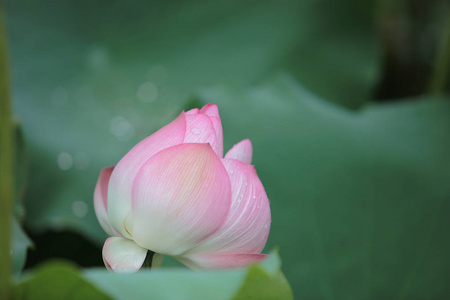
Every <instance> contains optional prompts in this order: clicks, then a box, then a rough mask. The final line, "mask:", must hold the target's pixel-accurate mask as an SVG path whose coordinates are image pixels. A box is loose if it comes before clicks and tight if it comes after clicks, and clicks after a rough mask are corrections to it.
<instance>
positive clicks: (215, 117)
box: [200, 104, 223, 158]
mask: <svg viewBox="0 0 450 300" xmlns="http://www.w3.org/2000/svg"><path fill="white" fill-rule="evenodd" d="M200 113H203V114H205V115H207V116H209V119H210V120H211V122H212V124H213V127H214V130H215V131H216V139H217V151H216V153H217V155H218V156H219V157H220V158H222V157H223V131H222V121H221V120H220V116H219V108H218V107H217V105H215V104H214V105H213V104H206V105H205V106H203V107H202V109H201V110H200Z"/></svg>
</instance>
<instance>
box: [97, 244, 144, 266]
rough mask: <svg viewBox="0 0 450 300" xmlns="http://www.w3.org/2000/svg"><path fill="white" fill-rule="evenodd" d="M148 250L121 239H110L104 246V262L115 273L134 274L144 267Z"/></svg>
mask: <svg viewBox="0 0 450 300" xmlns="http://www.w3.org/2000/svg"><path fill="white" fill-rule="evenodd" d="M147 251H148V250H147V249H145V248H142V247H141V246H139V245H137V244H136V243H135V242H133V241H131V240H128V239H126V238H121V237H110V238H108V239H107V240H106V242H105V245H104V246H103V262H104V263H105V266H106V268H107V269H108V270H110V271H112V272H115V273H134V272H136V271H137V270H139V269H140V268H141V267H142V264H143V263H144V261H145V257H146V256H147Z"/></svg>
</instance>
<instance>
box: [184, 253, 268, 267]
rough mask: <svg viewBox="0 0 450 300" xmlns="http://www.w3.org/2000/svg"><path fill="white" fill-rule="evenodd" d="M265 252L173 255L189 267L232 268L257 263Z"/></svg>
mask: <svg viewBox="0 0 450 300" xmlns="http://www.w3.org/2000/svg"><path fill="white" fill-rule="evenodd" d="M267 256H268V255H266V254H257V253H256V254H203V255H189V256H178V257H175V258H176V259H177V260H179V261H180V262H181V263H183V264H185V265H186V266H188V267H189V268H191V269H194V270H202V269H232V268H240V267H245V266H247V265H249V264H255V263H258V262H260V261H262V260H264V259H265V258H267Z"/></svg>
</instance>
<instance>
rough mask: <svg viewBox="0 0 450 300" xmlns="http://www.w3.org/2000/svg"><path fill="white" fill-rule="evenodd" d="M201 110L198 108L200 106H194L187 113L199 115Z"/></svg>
mask: <svg viewBox="0 0 450 300" xmlns="http://www.w3.org/2000/svg"><path fill="white" fill-rule="evenodd" d="M199 111H200V109H198V108H193V109H191V110H188V111H187V112H186V114H187V115H198V113H199Z"/></svg>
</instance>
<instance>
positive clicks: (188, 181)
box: [94, 104, 271, 272]
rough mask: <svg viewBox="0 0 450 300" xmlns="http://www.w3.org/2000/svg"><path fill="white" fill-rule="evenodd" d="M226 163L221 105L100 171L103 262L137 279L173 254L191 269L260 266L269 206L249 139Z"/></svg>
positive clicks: (178, 123)
mask: <svg viewBox="0 0 450 300" xmlns="http://www.w3.org/2000/svg"><path fill="white" fill-rule="evenodd" d="M222 157H223V139H222V123H221V120H220V116H219V111H218V108H217V106H216V105H211V104H207V105H205V106H204V107H203V108H202V109H200V110H199V109H192V110H190V111H187V112H182V113H181V114H180V115H179V116H178V117H177V118H176V119H175V120H174V121H172V122H171V123H170V124H168V125H166V126H165V127H163V128H161V129H160V130H158V131H157V132H155V133H154V134H152V135H151V136H149V137H147V138H146V139H144V140H143V141H141V142H140V143H138V144H137V145H136V146H135V147H134V148H133V149H131V150H130V152H128V153H127V154H126V155H125V156H124V157H123V158H122V159H121V160H120V161H119V163H118V164H117V165H116V166H115V167H109V168H105V169H103V170H102V171H101V173H100V177H99V179H98V182H97V186H96V188H95V192H94V206H95V212H96V215H97V218H98V220H99V222H100V225H101V226H102V227H103V229H104V230H105V231H106V232H107V233H108V234H109V235H110V236H111V237H110V238H108V239H107V240H106V242H105V244H104V247H103V260H104V262H105V265H106V267H107V268H108V269H109V270H112V271H113V272H136V271H137V270H139V269H140V268H141V266H142V265H143V263H144V261H145V259H146V256H147V253H148V251H149V250H150V251H152V252H154V253H155V254H154V256H153V265H156V264H158V263H161V262H162V256H163V255H169V256H172V257H174V258H175V259H177V260H179V261H180V262H182V263H183V264H185V265H186V266H188V267H190V268H192V269H212V268H235V267H242V266H245V265H248V264H251V263H254V262H258V261H260V260H262V259H264V258H265V257H266V255H265V254H261V251H262V249H263V248H264V245H265V244H266V241H267V237H268V235H269V230H270V222H271V216H270V207H269V200H268V199H267V195H266V192H265V190H264V187H263V185H262V184H261V181H260V180H259V178H258V175H257V174H256V171H255V169H254V167H253V166H252V165H251V160H252V144H251V142H250V141H249V140H247V139H246V140H243V141H241V142H240V143H238V144H236V145H234V146H233V148H231V150H230V151H228V153H227V154H226V155H225V158H222Z"/></svg>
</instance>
